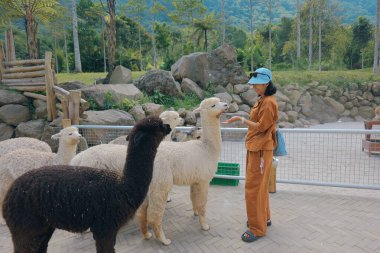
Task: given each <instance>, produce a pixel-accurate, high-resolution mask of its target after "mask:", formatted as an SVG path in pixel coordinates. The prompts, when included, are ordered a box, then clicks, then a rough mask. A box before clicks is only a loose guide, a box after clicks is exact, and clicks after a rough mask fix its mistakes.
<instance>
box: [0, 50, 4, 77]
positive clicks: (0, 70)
mask: <svg viewBox="0 0 380 253" xmlns="http://www.w3.org/2000/svg"><path fill="white" fill-rule="evenodd" d="M3 50H4V49H3V44H2V43H0V83H1V80H2V79H3V73H4V66H3V60H4V51H3Z"/></svg>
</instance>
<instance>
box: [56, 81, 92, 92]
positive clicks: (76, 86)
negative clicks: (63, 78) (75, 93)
mask: <svg viewBox="0 0 380 253" xmlns="http://www.w3.org/2000/svg"><path fill="white" fill-rule="evenodd" d="M58 86H59V87H61V88H62V89H65V90H67V91H70V90H80V89H82V88H84V87H86V85H85V84H84V83H82V82H79V81H70V82H66V83H60V84H58Z"/></svg>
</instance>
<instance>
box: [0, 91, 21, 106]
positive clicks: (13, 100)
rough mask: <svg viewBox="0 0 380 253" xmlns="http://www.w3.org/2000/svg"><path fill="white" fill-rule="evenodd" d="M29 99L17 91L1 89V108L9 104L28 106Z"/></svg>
mask: <svg viewBox="0 0 380 253" xmlns="http://www.w3.org/2000/svg"><path fill="white" fill-rule="evenodd" d="M26 103H28V99H27V98H26V97H25V96H24V95H21V94H20V93H18V92H15V91H9V90H2V89H0V106H2V105H7V104H26Z"/></svg>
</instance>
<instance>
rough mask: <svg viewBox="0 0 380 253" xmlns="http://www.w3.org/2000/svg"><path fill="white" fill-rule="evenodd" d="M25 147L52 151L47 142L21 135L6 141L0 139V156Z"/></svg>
mask: <svg viewBox="0 0 380 253" xmlns="http://www.w3.org/2000/svg"><path fill="white" fill-rule="evenodd" d="M25 148H28V149H32V150H37V151H42V152H50V153H51V152H52V151H51V148H50V146H49V144H47V143H46V142H43V141H40V140H37V139H35V138H29V137H19V138H14V139H9V140H5V141H0V157H2V156H4V155H6V154H8V153H10V152H12V151H15V150H17V149H25Z"/></svg>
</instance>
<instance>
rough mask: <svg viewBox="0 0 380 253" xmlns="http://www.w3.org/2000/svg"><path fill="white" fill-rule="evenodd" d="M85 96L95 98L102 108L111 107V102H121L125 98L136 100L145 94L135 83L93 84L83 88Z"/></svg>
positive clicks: (89, 98)
mask: <svg viewBox="0 0 380 253" xmlns="http://www.w3.org/2000/svg"><path fill="white" fill-rule="evenodd" d="M81 91H82V94H83V96H84V97H85V98H86V99H88V100H91V99H92V100H93V101H95V102H96V104H97V105H98V106H99V107H100V108H110V104H109V103H111V105H112V104H119V103H121V102H122V101H123V100H124V99H126V98H127V99H129V100H136V99H139V98H142V97H143V96H144V94H143V93H142V92H141V91H140V90H139V89H138V88H136V86H134V85H133V84H110V85H102V84H98V85H93V86H90V87H86V88H83V89H81Z"/></svg>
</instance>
